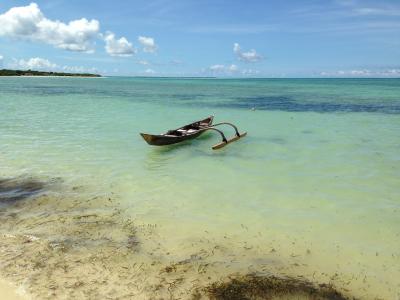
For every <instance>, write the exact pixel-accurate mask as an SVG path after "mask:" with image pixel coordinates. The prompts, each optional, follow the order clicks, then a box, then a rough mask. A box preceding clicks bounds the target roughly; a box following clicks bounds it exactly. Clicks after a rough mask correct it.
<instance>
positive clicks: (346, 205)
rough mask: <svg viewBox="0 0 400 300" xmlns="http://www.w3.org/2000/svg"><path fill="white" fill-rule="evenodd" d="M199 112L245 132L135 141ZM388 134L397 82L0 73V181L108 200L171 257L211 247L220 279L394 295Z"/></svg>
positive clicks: (394, 203) (393, 137)
mask: <svg viewBox="0 0 400 300" xmlns="http://www.w3.org/2000/svg"><path fill="white" fill-rule="evenodd" d="M209 115H215V122H220V121H231V122H233V123H235V124H237V125H238V127H239V129H240V130H243V131H247V132H248V136H247V137H246V138H244V139H241V140H239V141H238V142H236V143H233V144H232V145H229V146H228V147H225V148H223V149H222V150H218V151H213V150H211V146H212V145H214V144H216V143H217V142H219V137H218V136H217V135H215V134H213V133H207V134H204V135H203V136H202V137H201V138H199V139H197V140H193V141H191V142H185V143H183V144H181V145H176V146H168V147H161V148H158V147H150V146H148V145H147V144H146V143H145V142H144V141H143V140H142V138H141V137H140V136H139V132H148V133H162V132H164V131H165V130H167V129H171V128H176V127H179V126H180V125H184V124H186V123H189V122H191V121H195V120H198V119H201V118H204V117H206V116H209ZM399 132H400V80H399V79H282V80H278V79H246V80H230V79H229V80H228V79H156V78H152V79H150V78H146V79H145V78H87V79H83V78H1V79H0V178H1V177H2V178H12V177H18V176H21V175H24V176H33V177H35V178H54V177H57V178H58V177H60V178H62V180H63V183H62V185H63V186H68V187H77V186H84V187H85V189H84V190H83V191H81V194H80V196H79V197H82V199H87V198H88V197H92V196H93V195H98V196H102V195H106V194H108V193H113V194H114V195H117V196H118V207H119V208H121V209H122V210H123V212H124V215H125V216H126V217H128V218H132V219H134V221H135V223H136V224H153V225H154V226H155V227H156V228H157V229H156V231H157V239H158V242H159V243H160V245H161V246H162V249H163V250H162V251H161V252H160V253H159V256H160V259H161V260H163V261H165V262H166V263H167V262H171V261H179V260H181V259H184V258H185V257H188V256H190V255H191V254H192V253H196V252H198V251H199V250H201V249H202V248H204V247H206V246H204V244H203V243H201V244H198V242H199V241H204V240H209V241H213V243H214V244H218V245H222V246H225V247H227V248H229V249H230V257H229V259H228V258H227V257H226V256H225V257H224V256H221V257H220V260H221V261H229V262H230V265H229V267H228V266H226V267H224V268H225V269H226V271H224V272H225V273H226V274H229V273H230V272H234V271H235V272H236V271H239V272H244V271H258V270H259V269H260V268H261V266H263V268H264V267H265V265H269V269H268V271H270V272H272V273H274V274H278V275H279V273H281V275H291V276H292V275H293V276H296V275H302V276H306V277H307V278H314V279H315V280H317V281H320V282H327V281H329V282H331V283H333V284H334V285H336V286H338V287H339V288H341V289H342V290H347V291H349V294H350V295H354V296H357V297H361V298H363V297H365V298H366V299H370V298H371V299H373V298H374V297H380V298H383V299H394V298H395V297H398V296H399V294H400V286H399V282H398V278H400V250H399V249H400V221H399V220H400V218H399V217H400V135H399ZM226 133H227V134H228V135H233V132H232V130H231V129H229V128H226ZM60 193H61V192H60ZM62 193H64V195H67V196H68V193H71V196H73V197H76V192H75V190H74V192H71V191H69V192H68V191H66V190H64V191H62ZM93 201H96V200H93ZM98 209H99V210H104V212H107V207H104V206H102V205H100V204H99V207H98ZM214 244H213V245H214ZM151 247H152V245H146V244H144V245H142V249H144V251H146V250H148V251H150V250H149V249H150V248H151Z"/></svg>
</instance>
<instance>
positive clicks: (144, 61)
mask: <svg viewBox="0 0 400 300" xmlns="http://www.w3.org/2000/svg"><path fill="white" fill-rule="evenodd" d="M137 63H138V64H140V65H143V66H147V65H149V64H150V63H149V62H148V61H147V60H139V61H138V62H137Z"/></svg>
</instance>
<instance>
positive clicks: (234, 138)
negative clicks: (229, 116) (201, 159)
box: [202, 122, 247, 150]
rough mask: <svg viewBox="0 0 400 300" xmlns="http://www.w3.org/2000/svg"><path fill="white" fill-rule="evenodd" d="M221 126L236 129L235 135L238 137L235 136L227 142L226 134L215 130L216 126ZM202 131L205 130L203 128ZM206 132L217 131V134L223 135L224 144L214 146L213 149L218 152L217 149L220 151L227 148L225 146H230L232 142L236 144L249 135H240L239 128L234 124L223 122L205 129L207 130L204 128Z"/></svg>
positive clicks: (244, 133)
mask: <svg viewBox="0 0 400 300" xmlns="http://www.w3.org/2000/svg"><path fill="white" fill-rule="evenodd" d="M219 125H229V126H232V127H233V128H234V129H235V134H236V136H234V137H233V138H231V139H229V140H227V139H226V137H225V134H224V133H223V132H222V131H221V130H219V129H216V128H214V127H215V126H219ZM202 129H203V128H202ZM206 130H215V131H217V132H219V133H220V134H221V137H222V142H221V143H219V144H216V145H214V146H213V147H212V149H213V150H217V149H220V148H222V147H225V146H226V145H228V144H229V143H232V142H234V141H237V140H238V139H240V138H242V137H244V136H246V134H247V132H243V133H239V130H238V128H237V127H236V126H235V125H233V124H232V123H228V122H221V123H217V124H214V125H211V126H208V127H205V128H204V131H206Z"/></svg>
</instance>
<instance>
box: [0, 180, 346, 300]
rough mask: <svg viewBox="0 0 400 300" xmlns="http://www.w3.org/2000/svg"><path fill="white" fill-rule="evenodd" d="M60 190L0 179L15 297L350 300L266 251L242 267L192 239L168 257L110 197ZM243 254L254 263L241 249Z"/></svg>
mask: <svg viewBox="0 0 400 300" xmlns="http://www.w3.org/2000/svg"><path fill="white" fill-rule="evenodd" d="M62 185H63V183H62V180H61V179H59V178H56V179H50V180H49V181H48V182H41V181H38V180H35V179H32V178H29V177H24V178H16V179H3V180H0V219H1V221H2V226H1V231H0V234H1V236H0V275H1V276H2V277H3V278H4V279H6V280H7V281H9V282H12V283H14V284H15V285H17V286H19V287H20V289H23V291H24V292H25V296H24V297H28V296H29V297H31V298H33V299H321V300H323V299H330V300H344V299H354V298H353V296H352V295H351V292H350V291H348V290H346V288H344V286H342V287H337V286H335V285H334V284H333V282H334V280H336V282H340V280H337V278H336V279H335V278H331V279H332V280H327V282H317V281H316V280H315V281H313V280H311V279H312V278H305V277H303V276H293V275H288V274H293V273H291V272H290V268H291V267H287V266H285V265H284V264H281V263H279V262H278V260H275V259H274V258H273V257H274V255H276V254H275V253H273V252H274V251H271V257H267V258H259V259H258V260H257V261H258V264H257V265H252V266H248V265H243V264H241V263H240V261H239V260H240V258H239V257H237V255H236V254H235V253H234V245H232V247H230V246H229V242H226V241H224V243H220V242H219V241H217V240H199V241H198V242H197V243H196V245H195V247H194V248H193V249H197V251H195V252H193V253H190V252H188V253H190V254H188V255H187V257H186V258H185V259H176V258H174V257H175V256H174V253H169V252H168V251H167V250H166V249H164V247H163V245H162V243H161V242H160V238H159V236H158V233H157V225H156V224H140V223H137V222H136V221H135V220H134V219H130V218H127V217H126V216H124V215H123V212H122V211H121V210H120V209H119V205H118V196H116V195H114V194H113V193H110V194H109V195H101V196H95V197H93V198H88V199H86V198H85V199H82V196H81V194H84V189H85V187H80V186H76V187H72V188H71V189H70V190H69V191H68V196H64V195H65V194H64V193H63V192H60V191H61V190H62V189H65V187H62ZM64 192H65V190H64ZM245 255H247V256H256V254H255V253H254V252H253V251H252V249H250V248H249V249H247V250H246V251H245V252H244V254H243V257H244V256H245ZM245 261H248V260H247V259H245ZM0 291H4V294H3V295H7V298H4V296H3V298H4V299H19V298H18V297H22V296H19V294H18V293H16V292H14V290H13V289H12V288H11V287H10V286H9V285H7V284H0ZM6 293H8V294H6ZM8 295H10V296H8ZM13 297H14V298H13Z"/></svg>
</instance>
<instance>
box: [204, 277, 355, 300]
mask: <svg viewBox="0 0 400 300" xmlns="http://www.w3.org/2000/svg"><path fill="white" fill-rule="evenodd" d="M206 291H207V294H208V296H209V298H210V299H215V300H252V299H254V300H259V299H268V300H269V299H287V300H290V299H293V300H294V299H308V300H346V299H349V298H346V297H345V296H343V295H342V294H341V293H339V292H338V291H336V290H335V288H334V287H332V286H331V285H326V284H313V283H311V282H309V281H306V280H303V279H298V278H279V277H275V276H267V277H266V276H264V277H261V276H255V275H251V274H250V275H245V276H241V277H236V278H230V279H229V280H228V281H222V282H215V283H213V284H211V285H210V286H209V287H207V288H206Z"/></svg>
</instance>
